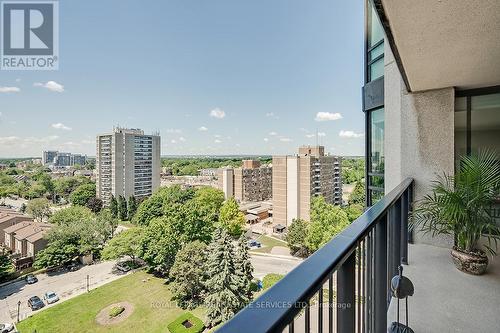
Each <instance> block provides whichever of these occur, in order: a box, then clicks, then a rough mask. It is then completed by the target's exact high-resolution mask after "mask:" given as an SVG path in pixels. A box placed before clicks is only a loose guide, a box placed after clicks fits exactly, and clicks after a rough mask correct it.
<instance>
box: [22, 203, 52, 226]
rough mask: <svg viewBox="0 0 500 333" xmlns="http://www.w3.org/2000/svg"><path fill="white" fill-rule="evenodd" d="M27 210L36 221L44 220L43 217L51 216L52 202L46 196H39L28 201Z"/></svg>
mask: <svg viewBox="0 0 500 333" xmlns="http://www.w3.org/2000/svg"><path fill="white" fill-rule="evenodd" d="M26 211H27V212H28V214H30V215H31V216H32V217H33V218H34V219H35V220H36V221H38V222H42V221H43V219H45V218H48V217H50V214H51V212H50V203H49V201H48V200H47V199H45V198H38V199H33V200H30V201H28V204H27V205H26Z"/></svg>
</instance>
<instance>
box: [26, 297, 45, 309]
mask: <svg viewBox="0 0 500 333" xmlns="http://www.w3.org/2000/svg"><path fill="white" fill-rule="evenodd" d="M28 306H29V307H30V308H31V310H33V311H35V310H38V309H41V308H43V307H44V306H45V304H44V303H43V301H42V300H41V299H40V297H38V296H33V297H30V299H29V300H28Z"/></svg>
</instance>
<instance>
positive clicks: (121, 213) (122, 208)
mask: <svg viewBox="0 0 500 333" xmlns="http://www.w3.org/2000/svg"><path fill="white" fill-rule="evenodd" d="M127 213H128V212H127V201H126V200H125V198H124V197H122V196H121V195H120V196H119V197H118V217H119V218H120V220H122V221H124V220H126V219H127Z"/></svg>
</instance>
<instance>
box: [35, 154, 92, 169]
mask: <svg viewBox="0 0 500 333" xmlns="http://www.w3.org/2000/svg"><path fill="white" fill-rule="evenodd" d="M86 162H87V156H86V155H81V154H71V153H63V152H59V151H54V150H48V151H44V152H43V154H42V164H43V165H47V166H49V165H50V166H55V167H69V166H74V165H84V164H85V163H86Z"/></svg>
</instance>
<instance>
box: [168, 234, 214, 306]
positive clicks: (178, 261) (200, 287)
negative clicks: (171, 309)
mask: <svg viewBox="0 0 500 333" xmlns="http://www.w3.org/2000/svg"><path fill="white" fill-rule="evenodd" d="M206 250H207V245H206V244H204V243H202V242H200V241H194V242H191V243H188V244H186V245H184V246H183V247H182V249H180V250H179V252H177V255H176V256H175V261H174V264H173V266H172V269H171V270H170V278H171V279H172V281H173V282H172V284H171V285H170V290H171V291H172V295H173V297H172V299H174V300H176V301H177V304H178V305H179V306H180V307H182V308H183V309H186V308H189V309H194V308H195V307H197V306H198V305H200V304H201V303H202V302H203V292H204V290H205V286H204V275H205V270H204V264H205V262H206Z"/></svg>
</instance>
